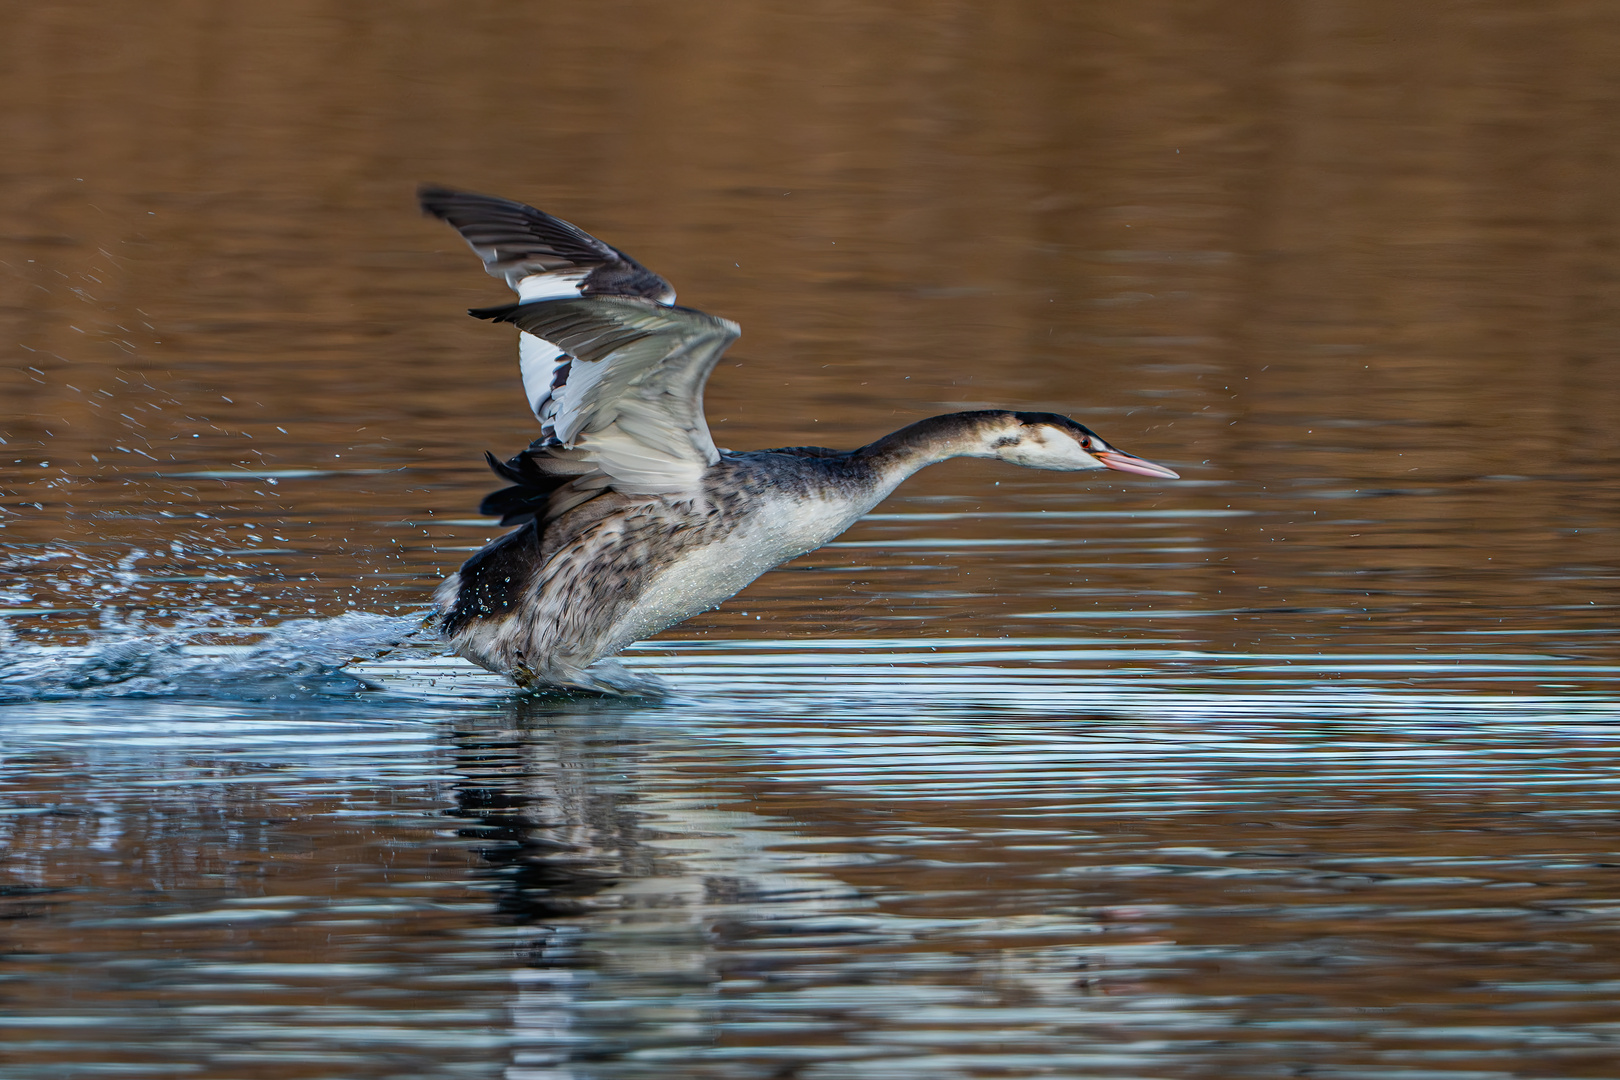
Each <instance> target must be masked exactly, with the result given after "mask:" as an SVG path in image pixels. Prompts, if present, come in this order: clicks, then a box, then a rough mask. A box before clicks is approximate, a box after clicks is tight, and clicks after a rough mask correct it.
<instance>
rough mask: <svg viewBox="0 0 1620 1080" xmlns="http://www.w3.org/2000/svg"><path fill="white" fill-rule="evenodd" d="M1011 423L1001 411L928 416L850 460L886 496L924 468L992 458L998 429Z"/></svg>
mask: <svg viewBox="0 0 1620 1080" xmlns="http://www.w3.org/2000/svg"><path fill="white" fill-rule="evenodd" d="M1013 419H1014V418H1013V415H1012V414H1011V413H1009V412H1006V411H1005V410H1002V409H986V410H982V411H979V412H959V413H946V414H945V415H943V416H930V417H929V418H928V419H926V420H919V421H917V422H916V423H915V424H908V425H907V426H906V427H903V428H901V429H900V430H899V431H896V432H893V433H891V434H888V435H885V436H883V438H881V439H879V440H877V441H876V442H873V443H868V444H867V445H866V446H863V447H861V448H860V449H859V450H856V451H855V452H854V453H853V454H851V455H850V457H851V458H852V459H853V460H855V461H857V462H859V463H861V464H862V465H863V466H864V467H865V468H866V469H867V470H869V475H870V476H871V478H872V480H873V481H874V482H875V483H876V484H877V485H878V486H879V487H880V488H881V489H882V492H883V494H884V495H887V494H888V493H889V492H891V491H893V490H894V489H895V488H896V487H898V486H899V485H900V482H901V481H902V480H904V479H905V478H906V477H908V476H910V475H911V474H912V473H914V472H916V471H917V470H918V469H921V468H923V467H924V466H926V465H933V464H934V463H936V462H940V461H945V460H946V459H948V458H953V457H963V456H972V457H988V456H991V454H990V450H989V444H990V442H991V441H992V440H993V438H994V436H995V433H996V431H997V429H1000V428H1005V427H1007V426H1008V423H1009V421H1012V420H1013Z"/></svg>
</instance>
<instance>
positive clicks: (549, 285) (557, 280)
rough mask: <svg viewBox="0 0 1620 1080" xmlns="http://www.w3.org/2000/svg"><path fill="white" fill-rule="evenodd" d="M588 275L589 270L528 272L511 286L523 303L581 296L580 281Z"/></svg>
mask: <svg viewBox="0 0 1620 1080" xmlns="http://www.w3.org/2000/svg"><path fill="white" fill-rule="evenodd" d="M589 276H590V271H589V270H567V271H562V270H559V271H554V272H551V273H546V274H530V275H529V276H528V277H526V278H521V279H519V281H518V282H517V284H515V285H514V286H512V287H513V288H514V289H516V290H517V294H518V299H519V300H520V301H522V302H523V303H528V302H529V301H530V300H562V299H564V298H567V297H574V296H583V295H584V293H583V292H582V291H581V290H580V283H581V282H583V281H584V280H585V279H586V278H587V277H589Z"/></svg>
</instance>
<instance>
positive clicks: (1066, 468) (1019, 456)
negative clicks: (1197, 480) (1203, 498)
mask: <svg viewBox="0 0 1620 1080" xmlns="http://www.w3.org/2000/svg"><path fill="white" fill-rule="evenodd" d="M1004 415H1005V417H1006V420H1005V422H1004V423H1003V424H997V425H995V426H994V429H993V430H992V431H990V432H988V433H987V434H988V435H989V437H990V438H989V446H988V449H989V450H990V451H991V453H992V454H993V455H994V456H995V457H998V458H1000V459H1001V460H1003V461H1010V462H1012V463H1013V464H1014V465H1023V466H1026V467H1028V468H1031V469H1056V470H1058V471H1060V472H1077V471H1079V470H1081V469H1117V470H1119V471H1120V472H1128V473H1137V474H1138V475H1141V476H1160V477H1165V478H1167V479H1170V480H1176V479H1179V478H1180V477H1179V474H1177V473H1176V472H1175V471H1173V470H1171V469H1167V468H1165V467H1164V466H1163V465H1155V464H1154V463H1153V462H1151V461H1148V460H1146V459H1145V458H1139V457H1137V456H1136V455H1135V454H1127V453H1126V452H1125V451H1123V450H1118V449H1115V448H1114V447H1112V446H1109V445H1108V444H1107V443H1105V442H1103V441H1102V439H1101V438H1100V437H1099V436H1098V435H1097V433H1096V432H1095V431H1092V430H1091V429H1090V428H1088V427H1086V426H1085V425H1084V424H1077V423H1075V422H1074V421H1073V420H1070V419H1069V418H1068V417H1067V416H1061V415H1059V414H1058V413H1034V412H1015V413H1006V414H1004Z"/></svg>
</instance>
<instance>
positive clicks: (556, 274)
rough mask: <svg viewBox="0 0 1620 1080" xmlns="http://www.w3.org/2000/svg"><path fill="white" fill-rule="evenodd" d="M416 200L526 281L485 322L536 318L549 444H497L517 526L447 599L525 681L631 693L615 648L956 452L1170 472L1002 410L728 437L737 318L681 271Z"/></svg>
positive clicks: (482, 654) (487, 203)
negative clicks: (722, 397)
mask: <svg viewBox="0 0 1620 1080" xmlns="http://www.w3.org/2000/svg"><path fill="white" fill-rule="evenodd" d="M418 194H419V196H420V198H421V202H422V209H423V211H425V212H426V213H428V214H430V215H432V216H433V217H436V218H439V219H441V220H443V221H446V222H448V223H449V224H450V225H452V226H454V227H455V229H456V230H457V231H458V232H459V233H461V235H462V238H463V239H465V240H466V241H467V243H468V244H470V245H472V249H473V250H474V251H475V252H477V253H478V255H479V257H480V258H482V259H483V260H484V268H485V269H486V270H487V271H489V273H490V274H491V275H493V276H494V277H498V278H504V279H505V280H506V283H507V284H508V285H510V286H511V287H512V288H513V289H514V290H516V291H517V294H518V303H516V304H511V305H506V306H501V307H491V308H482V309H477V310H474V311H472V312H471V314H473V315H475V316H477V317H478V318H481V319H490V320H493V321H495V322H506V323H512V324H514V325H515V326H517V328H518V329H519V330H520V331H521V333H520V334H519V337H518V349H519V359H520V363H521V368H522V373H523V389H524V392H525V393H526V394H527V396H528V399H529V408H530V409H532V410H533V411H534V415H535V417H536V419H538V420H539V421H540V438H538V439H536V440H535V441H534V442H532V443H530V444H529V447H528V449H526V450H523V451H520V452H519V453H518V454H517V455H516V456H514V457H512V458H510V459H508V460H507V461H505V462H500V461H497V460H496V459H495V458H494V456H493V455H491V454H489V453H487V452H486V453H485V455H484V456H485V458H487V459H488V461H489V465H490V468H492V469H494V470H495V472H496V473H497V474H498V475H500V476H501V477H503V478H504V479H506V480H508V481H510V482H511V484H512V486H511V487H507V488H504V489H502V490H500V491H497V492H495V493H494V494H492V495H490V496H489V497H488V498H486V499H484V501H483V503H482V504H481V505H480V507H479V510H480V511H481V512H482V513H485V514H489V515H491V516H498V517H499V518H500V519H501V524H503V525H519V526H520V528H517V529H514V530H513V531H511V532H509V533H507V534H506V535H504V536H502V537H501V538H500V539H498V540H495V541H494V542H492V543H490V544H489V545H488V546H486V547H485V548H484V549H483V550H482V551H480V552H478V554H476V555H474V556H473V557H472V558H470V559H468V560H467V561H466V562H465V563H464V564H462V567H461V569H460V571H458V572H457V573H454V574H451V575H450V576H449V577H448V578H447V579H445V581H444V583H443V584H442V585H441V586H440V587H439V590H438V592H437V593H436V594H435V597H434V600H435V603H436V606H437V609H438V614H437V616H436V620H437V624H438V628H439V631H440V632H441V633H442V634H443V635H444V636H445V637H446V638H447V639H448V640H449V642H450V644H451V646H452V647H453V648H454V650H455V652H456V653H457V654H459V655H460V656H463V657H466V658H467V659H468V660H471V661H473V662H474V663H476V664H479V665H481V666H482V667H485V668H488V669H489V670H491V671H494V672H498V673H500V674H504V675H507V676H510V677H511V678H512V679H513V681H515V682H516V683H518V685H520V686H524V687H541V686H553V687H567V688H573V689H581V690H594V691H600V692H606V693H623V692H637V691H638V690H640V689H641V686H640V685H639V684H638V682H637V680H635V679H634V677H632V676H629V675H628V673H627V672H625V671H623V670H622V669H621V668H619V667H618V666H617V665H616V664H613V663H612V662H611V661H604V660H603V658H604V657H609V656H612V655H613V654H614V653H617V652H618V651H619V650H621V649H623V648H625V647H626V646H628V645H630V644H631V643H632V642H635V641H639V640H641V639H642V638H645V637H649V636H651V635H653V634H656V633H658V632H659V631H660V630H663V629H665V628H666V627H670V626H673V625H674V624H676V623H678V622H680V621H681V620H683V619H687V618H690V617H691V616H693V615H696V614H697V613H698V612H700V611H706V610H708V609H709V608H712V607H715V606H716V605H718V604H720V603H721V602H722V601H724V600H726V599H727V598H729V597H730V596H732V595H733V594H734V593H736V592H737V591H738V590H739V589H741V588H743V587H744V586H745V585H747V584H748V583H749V582H751V581H753V580H754V579H755V578H757V577H759V576H760V575H761V574H763V573H764V572H765V571H767V570H770V569H771V568H772V567H775V566H779V565H781V564H782V563H784V562H786V561H787V560H789V559H792V558H794V557H796V556H799V555H803V554H804V553H805V552H807V551H811V550H813V549H815V548H818V547H820V546H821V545H822V544H825V543H826V542H827V541H829V540H831V539H832V538H833V537H835V536H837V535H838V534H839V533H841V532H843V531H844V530H845V529H847V528H849V527H850V526H851V525H853V524H854V523H855V522H856V521H857V520H858V519H859V518H860V517H861V516H862V515H863V514H865V513H866V512H867V511H869V510H871V509H872V508H873V507H874V506H876V505H877V504H878V503H879V502H881V501H883V499H884V498H886V497H887V496H888V495H889V493H890V492H892V491H893V490H894V489H895V488H896V487H897V486H899V484H900V482H901V481H902V480H904V479H905V478H906V477H908V476H910V475H911V474H912V473H914V472H916V471H917V470H918V469H920V468H922V467H923V466H925V465H932V464H934V463H935V462H938V461H944V460H945V459H947V458H953V457H983V458H1000V459H1001V460H1003V461H1010V462H1012V463H1013V464H1014V465H1026V466H1029V467H1030V468H1034V469H1057V470H1064V471H1079V470H1084V469H1117V470H1119V471H1120V472H1127V473H1138V474H1140V475H1142V476H1156V477H1168V478H1171V479H1174V478H1176V474H1175V473H1174V472H1172V471H1171V470H1169V469H1167V468H1165V467H1164V466H1163V465H1155V464H1154V463H1153V462H1151V461H1145V460H1143V459H1142V458H1139V457H1136V456H1134V455H1132V454H1127V453H1125V452H1124V451H1123V450H1119V449H1116V448H1115V447H1112V446H1109V445H1108V444H1107V443H1105V442H1103V441H1102V439H1100V438H1099V437H1098V436H1097V435H1096V433H1094V432H1093V431H1091V430H1090V429H1089V428H1087V427H1085V426H1084V425H1082V424H1078V423H1076V422H1075V421H1073V420H1071V419H1069V418H1068V417H1066V416H1060V415H1058V414H1056V413H1047V412H1009V411H1006V410H1002V409H986V410H981V411H977V412H960V413H950V414H947V415H945V416H934V417H930V418H929V419H927V420H919V421H917V422H916V423H914V424H911V425H910V426H908V427H904V428H901V429H900V430H899V431H896V432H894V433H893V434H891V435H885V436H884V437H883V438H881V439H879V440H877V441H876V442H874V443H871V444H869V445H867V446H863V447H861V448H860V449H858V450H828V449H826V448H824V447H820V446H789V447H781V448H778V449H774V450H747V451H741V452H739V451H732V450H719V449H716V447H715V445H714V440H713V439H712V438H710V436H709V427H708V424H707V423H706V422H705V421H704V418H703V384H704V382H705V380H707V379H708V377H709V372H710V371H711V370H712V369H713V368H714V364H715V361H716V360H718V359H719V358H720V354H721V353H723V352H725V351H726V347H727V346H729V345H730V344H731V343H732V342H733V341H735V340H737V336H738V334H739V333H740V331H739V330H738V328H737V324H736V323H733V322H729V321H727V320H725V319H719V318H716V317H714V316H713V315H705V314H704V313H703V312H701V311H695V310H693V309H692V308H685V307H677V306H675V290H674V289H673V288H671V287H670V284H669V282H667V281H665V280H664V279H663V278H661V277H659V276H658V275H657V274H655V273H653V272H652V271H651V270H648V269H647V268H646V267H644V266H642V265H641V264H640V263H638V262H636V261H635V260H634V259H632V258H630V256H628V255H626V254H625V253H624V252H622V251H620V250H618V249H617V248H614V247H610V246H609V245H607V244H604V243H602V242H601V241H600V240H597V239H596V238H595V237H593V236H590V235H589V234H587V233H585V232H583V231H581V230H580V229H578V228H576V227H574V226H573V225H570V224H569V223H568V222H566V221H561V220H559V219H557V218H554V217H552V216H551V215H550V214H545V213H542V212H541V211H539V210H536V209H534V208H533V207H530V206H525V205H523V204H522V203H516V202H511V201H509V200H507V199H500V198H496V197H494V196H491V195H476V194H472V193H470V192H462V191H451V190H449V189H447V188H441V187H435V186H432V185H426V186H423V187H422V188H421V190H420V192H419V193H418ZM592 665H595V666H594V667H592Z"/></svg>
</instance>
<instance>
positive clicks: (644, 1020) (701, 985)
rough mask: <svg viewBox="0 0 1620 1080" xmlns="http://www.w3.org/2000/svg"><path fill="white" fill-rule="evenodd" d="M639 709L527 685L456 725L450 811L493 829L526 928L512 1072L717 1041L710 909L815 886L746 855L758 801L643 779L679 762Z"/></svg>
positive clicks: (511, 909) (517, 980) (716, 929)
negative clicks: (655, 738) (550, 695)
mask: <svg viewBox="0 0 1620 1080" xmlns="http://www.w3.org/2000/svg"><path fill="white" fill-rule="evenodd" d="M639 708H640V707H638V706H635V705H631V704H628V703H626V702H623V701H579V700H567V699H556V700H552V701H546V700H544V699H542V700H532V701H525V702H520V703H515V704H514V705H513V706H511V708H509V709H508V710H507V711H506V712H505V713H504V714H501V715H499V716H495V717H490V718H489V719H488V720H486V721H484V722H481V723H479V725H478V726H477V727H472V726H468V727H464V728H463V729H462V730H460V731H459V732H458V733H457V736H456V746H457V750H456V754H457V771H458V773H459V774H460V777H461V779H460V781H459V783H458V785H457V791H456V803H457V807H456V809H455V810H454V811H451V812H452V813H453V814H454V815H455V816H457V817H459V818H461V819H462V820H463V825H462V827H461V832H462V835H464V836H466V837H469V838H473V839H475V840H477V841H480V842H481V843H482V845H483V846H482V847H481V848H480V849H479V850H480V854H481V855H482V857H483V859H484V860H485V862H486V863H487V873H488V875H489V876H490V878H491V879H492V882H493V885H494V893H495V897H496V901H495V910H496V911H497V913H498V915H499V917H500V919H501V921H503V922H505V923H507V924H508V925H516V926H520V927H527V928H532V930H533V933H532V934H530V935H523V936H520V938H519V939H518V941H517V949H518V950H519V951H518V955H517V960H518V965H519V966H518V967H517V968H515V969H514V971H513V974H512V978H513V982H514V985H515V993H514V995H513V998H512V1002H511V1006H510V1015H511V1024H512V1031H511V1035H512V1041H513V1044H514V1046H515V1047H519V1048H520V1049H515V1050H514V1051H513V1061H512V1068H511V1070H509V1071H508V1072H507V1074H506V1075H507V1077H508V1078H509V1080H540V1078H545V1080H563V1078H565V1077H566V1078H573V1077H583V1076H591V1077H600V1076H619V1075H640V1074H641V1070H642V1069H645V1068H646V1067H648V1064H649V1063H648V1062H647V1061H646V1060H645V1059H644V1055H646V1054H648V1053H654V1054H659V1052H660V1051H661V1052H662V1053H669V1052H676V1056H677V1057H679V1058H684V1057H685V1056H686V1054H687V1053H689V1052H690V1051H689V1050H688V1051H683V1050H678V1048H696V1047H700V1046H704V1045H708V1044H711V1043H712V1042H713V1041H714V1037H715V1032H716V1029H717V1023H718V1016H717V1011H718V1005H719V985H720V983H721V981H722V979H723V977H724V973H723V972H722V971H721V965H720V960H719V957H718V954H717V952H716V949H715V945H716V940H715V939H716V935H719V936H725V931H724V928H723V927H721V926H716V925H715V924H716V923H717V922H724V921H726V918H725V915H724V913H723V912H721V911H719V910H717V907H719V906H724V907H726V908H730V909H731V910H732V911H733V912H735V911H736V910H737V909H736V908H735V907H733V906H732V905H735V904H737V903H739V902H743V903H749V902H751V901H755V900H757V901H760V902H767V903H769V902H770V900H771V897H772V895H773V894H776V895H784V896H785V895H789V894H791V895H792V899H793V900H794V901H799V900H802V899H803V898H804V896H805V891H806V890H805V886H806V885H807V884H809V883H806V882H804V881H802V880H798V879H797V876H795V878H793V879H791V881H790V883H789V882H780V881H778V882H777V883H776V884H775V885H773V883H772V880H771V879H772V878H774V877H776V875H773V874H770V873H768V872H766V873H763V874H762V873H759V872H758V870H759V868H758V867H756V866H747V865H744V866H738V865H737V864H739V863H742V864H749V863H752V862H753V861H754V858H755V857H757V854H758V851H759V843H758V840H757V838H755V839H753V840H750V839H749V837H748V832H749V829H748V828H747V826H748V824H749V823H751V822H752V823H754V824H755V825H757V824H758V822H757V819H754V818H753V817H752V815H748V814H746V813H732V812H726V811H716V810H713V809H711V808H708V807H706V806H703V805H701V804H700V803H699V802H698V800H697V799H690V800H688V799H686V798H682V797H680V796H678V795H674V794H672V793H671V791H670V785H669V784H668V783H667V782H666V783H658V784H648V785H646V787H643V786H642V781H643V780H644V779H645V778H646V777H647V776H648V775H649V774H652V773H657V774H661V775H662V776H663V777H664V778H665V779H666V780H667V776H668V770H669V769H670V763H669V762H667V761H660V760H658V759H657V754H656V752H653V753H649V746H650V744H649V743H648V742H647V741H646V740H644V739H641V738H638V737H637V736H636V734H635V723H634V719H635V715H636V714H637V712H638V711H639ZM666 745H667V744H666ZM653 791H657V792H659V793H658V794H653V793H652V792H653ZM738 826H741V827H740V828H739V827H738ZM728 871H729V872H728ZM823 891H824V890H822V889H818V888H816V887H815V886H814V885H811V887H810V892H823ZM832 891H835V892H838V893H842V894H845V895H846V896H847V895H848V892H849V890H847V889H846V888H843V887H835V888H834V889H833V890H832ZM660 1056H661V1055H660ZM665 1075H669V1074H668V1073H666V1074H665Z"/></svg>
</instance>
